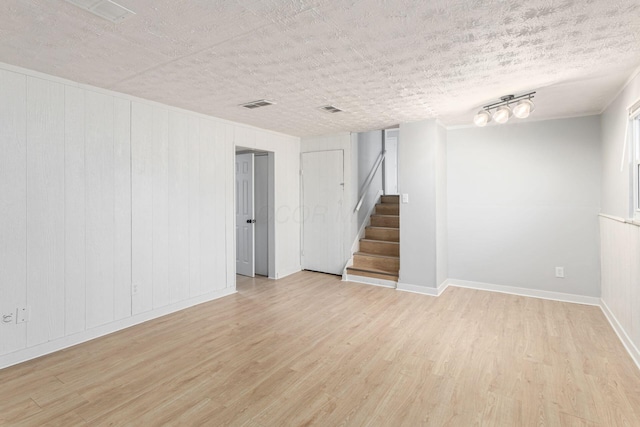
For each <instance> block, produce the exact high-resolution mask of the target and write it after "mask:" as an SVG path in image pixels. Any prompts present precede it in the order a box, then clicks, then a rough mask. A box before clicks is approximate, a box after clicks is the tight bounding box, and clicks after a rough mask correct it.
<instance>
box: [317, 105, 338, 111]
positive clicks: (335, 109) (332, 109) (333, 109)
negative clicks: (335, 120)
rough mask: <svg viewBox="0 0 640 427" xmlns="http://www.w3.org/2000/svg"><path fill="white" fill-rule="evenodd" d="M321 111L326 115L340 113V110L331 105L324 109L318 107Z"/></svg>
mask: <svg viewBox="0 0 640 427" xmlns="http://www.w3.org/2000/svg"><path fill="white" fill-rule="evenodd" d="M320 109H321V110H322V111H326V112H327V113H341V112H342V110H341V109H339V108H338V107H334V106H333V105H325V106H324V107H320Z"/></svg>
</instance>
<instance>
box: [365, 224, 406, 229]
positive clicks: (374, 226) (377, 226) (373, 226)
mask: <svg viewBox="0 0 640 427" xmlns="http://www.w3.org/2000/svg"><path fill="white" fill-rule="evenodd" d="M365 228H376V229H377V228H379V229H381V230H399V228H398V227H380V226H379V225H367V226H366V227H365Z"/></svg>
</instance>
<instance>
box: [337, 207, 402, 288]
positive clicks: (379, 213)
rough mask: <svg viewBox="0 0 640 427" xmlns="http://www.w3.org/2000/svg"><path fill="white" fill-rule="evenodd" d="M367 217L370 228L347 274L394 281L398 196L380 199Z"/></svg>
mask: <svg viewBox="0 0 640 427" xmlns="http://www.w3.org/2000/svg"><path fill="white" fill-rule="evenodd" d="M380 201H381V203H379V204H377V205H376V208H375V211H374V213H373V215H371V225H370V226H368V227H366V228H365V235H364V238H363V239H360V251H359V252H356V253H355V254H353V265H352V266H351V267H348V268H347V274H349V275H353V276H361V277H363V276H364V277H372V278H376V279H384V280H389V281H393V282H397V281H398V271H399V270H400V196H382V197H381V199H380Z"/></svg>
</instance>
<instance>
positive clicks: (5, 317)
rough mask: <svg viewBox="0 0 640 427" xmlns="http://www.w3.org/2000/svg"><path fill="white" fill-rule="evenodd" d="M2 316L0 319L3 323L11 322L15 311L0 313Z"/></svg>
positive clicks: (13, 320) (13, 321) (13, 319)
mask: <svg viewBox="0 0 640 427" xmlns="http://www.w3.org/2000/svg"><path fill="white" fill-rule="evenodd" d="M0 316H2V317H0V321H1V322H2V323H4V324H11V323H15V317H16V315H15V313H4V314H2V315H0Z"/></svg>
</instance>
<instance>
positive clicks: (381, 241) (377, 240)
mask: <svg viewBox="0 0 640 427" xmlns="http://www.w3.org/2000/svg"><path fill="white" fill-rule="evenodd" d="M360 241H361V242H376V243H390V244H392V245H399V244H400V242H395V241H391V240H380V239H360Z"/></svg>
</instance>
